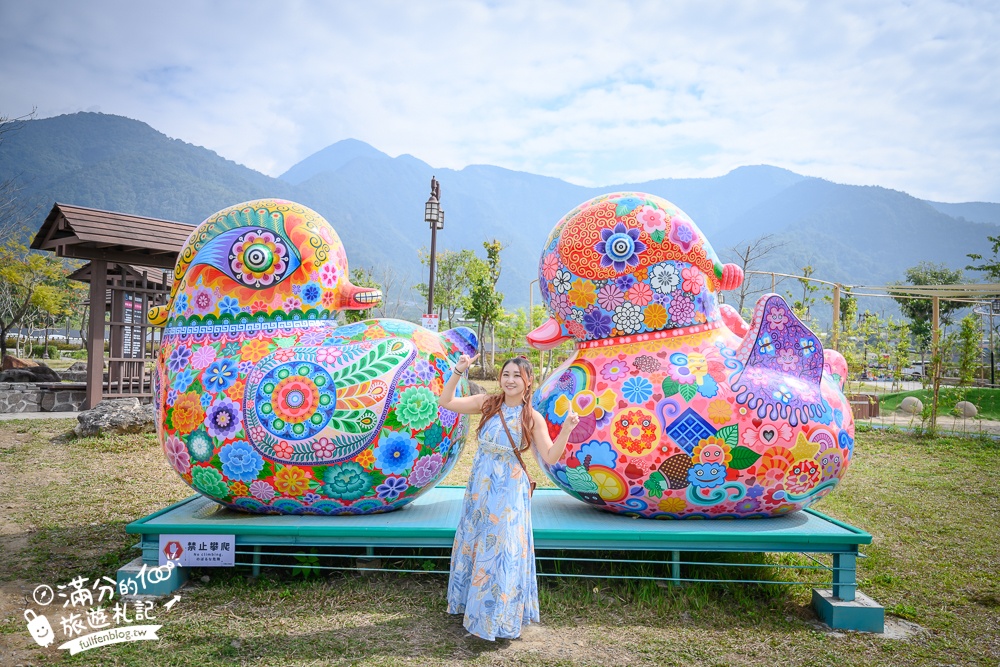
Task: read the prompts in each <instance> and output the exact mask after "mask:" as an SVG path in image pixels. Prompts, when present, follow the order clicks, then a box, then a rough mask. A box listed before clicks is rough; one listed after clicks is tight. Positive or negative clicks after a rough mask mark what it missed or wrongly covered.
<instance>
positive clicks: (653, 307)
mask: <svg viewBox="0 0 1000 667" xmlns="http://www.w3.org/2000/svg"><path fill="white" fill-rule="evenodd" d="M642 321H643V323H644V324H645V325H646V328H647V329H649V330H650V331H657V330H659V329H662V328H663V327H664V326H665V325H666V323H667V309H666V308H664V307H663V306H661V305H660V304H658V303H651V304H649V305H648V306H646V310H645V312H644V313H643V314H642Z"/></svg>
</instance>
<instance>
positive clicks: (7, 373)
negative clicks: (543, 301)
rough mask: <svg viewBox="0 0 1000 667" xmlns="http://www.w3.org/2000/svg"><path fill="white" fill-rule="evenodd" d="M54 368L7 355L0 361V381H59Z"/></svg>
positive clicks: (60, 379)
mask: <svg viewBox="0 0 1000 667" xmlns="http://www.w3.org/2000/svg"><path fill="white" fill-rule="evenodd" d="M61 381H62V378H60V377H59V374H58V373H56V372H55V371H54V370H52V369H51V368H49V367H48V366H46V365H45V364H40V363H38V362H35V361H32V360H31V359H18V358H17V357H12V356H10V355H7V356H6V357H4V358H3V362H2V363H0V382H61Z"/></svg>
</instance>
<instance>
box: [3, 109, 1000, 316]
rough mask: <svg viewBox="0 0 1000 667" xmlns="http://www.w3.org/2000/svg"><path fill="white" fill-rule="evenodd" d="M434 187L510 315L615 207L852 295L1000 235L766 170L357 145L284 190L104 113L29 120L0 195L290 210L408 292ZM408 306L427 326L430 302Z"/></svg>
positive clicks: (995, 226)
mask: <svg viewBox="0 0 1000 667" xmlns="http://www.w3.org/2000/svg"><path fill="white" fill-rule="evenodd" d="M432 175H433V176H436V177H437V179H438V180H439V181H440V182H441V191H442V198H441V199H442V201H441V205H442V208H444V209H445V210H446V217H445V228H444V229H443V230H442V231H440V232H439V233H438V237H437V247H438V248H439V249H453V250H458V249H462V248H471V249H473V250H477V251H478V253H479V254H480V255H481V256H482V255H483V250H482V242H483V241H484V240H487V239H493V238H496V239H499V240H501V241H502V242H503V243H504V244H505V246H506V249H505V250H504V252H503V254H502V267H503V268H502V273H501V277H500V282H499V288H500V289H501V291H503V292H504V293H505V295H506V299H505V305H506V307H507V308H509V309H510V308H515V307H519V306H524V305H526V304H527V301H528V285H529V282H530V281H532V280H534V278H536V277H537V264H538V258H539V255H540V253H541V249H542V245H543V244H544V242H545V238H546V237H547V235H548V233H549V231H550V230H551V229H552V227H553V226H554V225H555V223H556V222H557V221H558V220H559V219H560V218H561V217H562V216H563V215H564V214H565V213H566V212H567V211H569V210H570V209H572V208H573V207H575V206H576V205H577V204H579V203H581V202H583V201H585V200H586V199H588V198H590V197H593V196H595V195H598V194H601V193H605V192H613V191H619V190H635V191H640V192H647V193H650V194H654V195H659V196H661V197H665V198H666V199H668V200H670V201H671V202H673V203H674V204H676V205H678V206H679V207H681V208H682V209H683V210H684V211H685V212H686V213H687V214H688V215H690V216H691V217H692V219H693V220H694V221H695V222H696V223H697V224H698V225H699V227H701V229H702V231H704V232H705V234H706V235H707V236H708V238H709V240H710V241H711V242H712V244H713V246H714V247H715V249H716V251H717V252H718V253H719V254H720V256H721V257H722V258H723V260H724V261H727V260H729V261H731V259H732V252H731V250H730V249H731V248H732V247H734V246H738V245H745V244H746V242H748V241H750V240H752V239H754V238H756V237H759V236H761V235H765V234H770V235H772V236H773V239H772V241H773V242H777V243H782V244H784V245H783V246H782V247H781V248H780V249H779V250H777V251H775V252H772V253H771V254H770V255H769V256H767V257H766V258H764V259H763V260H762V261H761V262H760V263H759V265H758V266H756V267H755V268H757V269H759V270H767V271H779V272H785V273H800V272H801V271H800V270H801V268H802V267H804V266H806V265H810V266H812V267H813V268H814V274H813V275H814V276H815V277H817V278H822V279H824V280H829V281H834V282H842V283H846V284H855V285H881V284H885V283H887V282H892V281H898V280H903V278H904V271H905V270H906V269H907V268H908V267H911V266H913V265H915V264H917V263H918V262H920V261H933V262H943V263H945V264H947V265H948V266H949V267H952V268H961V267H964V266H965V265H966V264H967V263H968V258H967V257H966V255H967V254H968V253H970V252H979V253H986V251H987V250H988V247H989V244H988V242H987V238H986V237H987V236H989V235H997V234H998V233H1000V204H996V203H988V202H969V203H958V204H954V203H940V202H931V201H924V200H921V199H917V198H915V197H912V196H910V195H908V194H906V193H904V192H899V191H895V190H889V189H886V188H881V187H873V186H853V185H842V184H837V183H832V182H830V181H827V180H823V179H819V178H812V177H807V176H802V175H799V174H796V173H794V172H791V171H788V170H785V169H781V168H778V167H772V166H767V165H757V166H745V167H740V168H737V169H734V170H733V171H731V172H729V173H728V174H725V175H723V176H719V177H715V178H664V179H658V180H653V181H648V182H644V183H620V184H610V185H607V186H602V187H598V188H588V187H582V186H578V185H574V184H571V183H567V182H565V181H562V180H559V179H556V178H550V177H546V176H539V175H535V174H530V173H525V172H517V171H511V170H508V169H503V168H500V167H495V166H489V165H471V166H468V167H465V168H464V169H461V170H452V169H441V168H434V167H432V166H430V165H429V164H427V163H425V162H423V161H421V160H419V159H418V158H415V157H413V156H411V155H400V156H398V157H391V156H389V155H386V154H385V153H383V152H381V151H379V150H377V149H376V148H374V147H372V146H370V145H368V144H366V143H364V142H361V141H357V140H353V139H346V140H344V141H340V142H337V143H335V144H333V145H331V146H328V147H326V148H324V149H322V150H320V151H318V152H317V153H314V154H313V155H311V156H309V157H307V158H305V159H304V160H302V161H301V162H299V163H298V164H296V165H294V166H293V167H292V168H290V169H289V170H288V171H286V172H285V173H284V174H282V175H281V176H279V177H277V178H273V177H270V176H267V175H265V174H261V173H259V172H257V171H254V170H252V169H249V168H247V167H244V166H242V165H239V164H236V163H235V162H233V161H231V160H226V159H225V158H224V157H222V156H219V155H218V154H216V153H214V152H212V151H210V150H207V149H205V148H202V147H199V146H194V145H191V144H189V143H185V142H184V141H181V140H179V139H171V138H169V137H167V136H165V135H164V134H162V133H160V132H158V131H156V130H155V129H153V128H151V127H150V126H149V125H147V124H145V123H143V122H140V121H137V120H131V119H128V118H123V117H120V116H113V115H106V114H98V113H76V114H70V115H64V116H57V117H54V118H46V119H40V120H31V121H28V122H26V123H24V124H23V125H22V126H21V127H20V128H19V129H17V130H16V131H12V132H5V133H4V134H3V140H2V143H0V182H2V181H3V180H5V179H7V178H10V177H16V178H17V179H18V181H19V183H20V184H21V186H22V190H21V193H20V196H21V197H22V201H23V203H24V206H25V207H28V209H29V210H31V209H32V208H33V207H37V215H36V216H35V219H34V220H32V221H30V222H29V224H28V229H26V232H27V233H30V234H33V233H34V232H35V231H36V230H37V229H38V227H39V226H40V225H41V223H42V221H43V220H44V217H45V215H46V214H47V213H48V211H49V209H50V208H51V206H52V204H53V203H54V202H57V201H58V202H61V203H67V204H76V205H80V206H89V207H94V208H100V209H106V210H113V211H121V212H125V213H131V214H135V215H143V216H150V217H157V218H166V219H171V220H178V221H182V222H188V223H191V224H197V223H198V222H200V221H201V220H203V219H205V218H206V217H208V216H209V215H211V214H212V213H214V212H215V211H217V210H219V209H222V208H225V207H227V206H230V205H232V204H236V203H239V202H243V201H247V200H250V199H255V198H261V197H281V198H286V199H291V200H294V201H297V202H299V203H301V204H305V205H306V206H309V207H311V208H313V209H315V210H316V211H318V212H319V213H320V214H321V215H323V216H324V217H326V218H327V220H329V221H330V222H331V223H332V224H333V225H334V227H335V228H336V229H337V231H338V233H339V234H340V236H341V239H342V240H343V242H344V244H345V247H346V248H347V254H348V258H349V260H350V262H351V265H352V266H365V267H383V270H384V267H391V269H392V270H393V271H394V272H395V273H396V276H397V278H398V279H399V283H400V284H405V285H413V284H416V283H418V282H425V281H426V267H424V266H423V265H421V264H420V261H419V251H420V249H421V248H427V247H429V245H430V233H429V230H428V227H427V224H426V223H425V222H424V221H423V207H424V202H425V201H426V200H427V197H428V195H429V191H430V190H429V186H430V180H431V176H432ZM987 254H988V253H987ZM376 273H377V272H376ZM783 287H789V284H788V283H786V284H785V286H783ZM535 294H536V303H537V291H536V293H535ZM406 298H408V299H409V300H410V301H411V303H412V306H411V308H412V309H413V310H415V311H416V312H419V310H420V306H419V301H420V300H419V298H418V297H416V295H415V294H413V293H409V294H407V295H406Z"/></svg>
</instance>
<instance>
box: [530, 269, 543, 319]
mask: <svg viewBox="0 0 1000 667" xmlns="http://www.w3.org/2000/svg"><path fill="white" fill-rule="evenodd" d="M539 280H541V279H540V278H535V279H534V280H532V281H531V282H530V283H528V331H531V330H532V329H534V328H535V307H534V297H535V290H533V289H532V285H534V284H535V283H537V282H538V281H539Z"/></svg>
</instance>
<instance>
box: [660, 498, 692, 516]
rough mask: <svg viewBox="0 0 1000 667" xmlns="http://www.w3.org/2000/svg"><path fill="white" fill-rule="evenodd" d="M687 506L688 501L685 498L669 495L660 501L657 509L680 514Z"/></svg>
mask: <svg viewBox="0 0 1000 667" xmlns="http://www.w3.org/2000/svg"><path fill="white" fill-rule="evenodd" d="M685 507H687V503H686V502H684V499H683V498H674V497H667V498H664V499H663V500H661V501H660V504H659V505H657V509H658V510H660V511H661V512H670V513H671V514H680V513H681V512H683V511H684V508H685Z"/></svg>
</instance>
